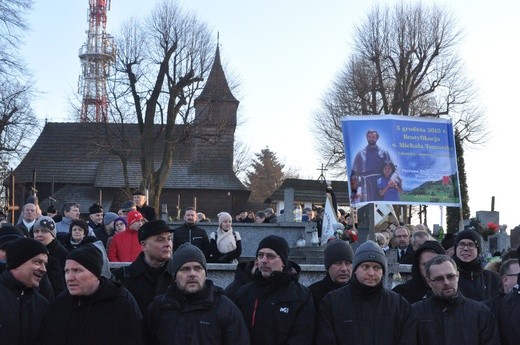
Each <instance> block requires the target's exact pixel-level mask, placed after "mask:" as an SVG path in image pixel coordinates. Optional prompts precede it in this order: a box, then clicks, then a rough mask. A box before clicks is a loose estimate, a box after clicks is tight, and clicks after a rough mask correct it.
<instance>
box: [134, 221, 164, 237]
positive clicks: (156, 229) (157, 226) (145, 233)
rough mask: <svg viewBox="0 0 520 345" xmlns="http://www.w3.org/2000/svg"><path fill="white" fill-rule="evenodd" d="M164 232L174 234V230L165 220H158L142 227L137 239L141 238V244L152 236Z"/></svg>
mask: <svg viewBox="0 0 520 345" xmlns="http://www.w3.org/2000/svg"><path fill="white" fill-rule="evenodd" d="M162 232H172V230H171V229H170V227H169V226H168V224H166V222H165V221H164V220H162V219H157V220H152V221H150V222H146V223H144V224H143V225H141V227H140V228H139V231H138V235H137V237H138V238H139V242H141V241H144V240H146V239H147V238H148V237H150V236H153V235H157V234H160V233H162Z"/></svg>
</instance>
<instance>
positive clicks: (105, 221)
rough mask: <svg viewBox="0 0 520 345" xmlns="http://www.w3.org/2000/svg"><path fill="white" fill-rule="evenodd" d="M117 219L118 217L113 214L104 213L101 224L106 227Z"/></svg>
mask: <svg viewBox="0 0 520 345" xmlns="http://www.w3.org/2000/svg"><path fill="white" fill-rule="evenodd" d="M117 217H119V216H118V215H117V214H115V213H114V212H107V213H105V216H104V217H103V224H104V225H108V224H110V223H112V222H113V221H114V220H116V219H117Z"/></svg>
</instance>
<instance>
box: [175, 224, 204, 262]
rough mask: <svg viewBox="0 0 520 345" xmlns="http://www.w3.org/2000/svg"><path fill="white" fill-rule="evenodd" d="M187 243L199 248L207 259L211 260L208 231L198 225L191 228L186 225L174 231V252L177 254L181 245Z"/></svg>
mask: <svg viewBox="0 0 520 345" xmlns="http://www.w3.org/2000/svg"><path fill="white" fill-rule="evenodd" d="M186 242H189V243H191V244H193V245H194V246H196V247H198V248H199V249H200V250H201V251H202V253H204V256H205V257H206V259H209V257H210V253H209V239H208V233H207V232H206V230H204V229H202V228H199V227H198V226H197V225H192V226H189V225H188V224H186V223H184V224H182V225H181V226H179V227H177V228H175V229H173V251H174V252H175V251H176V250H177V248H179V247H180V245H181V244H183V243H186Z"/></svg>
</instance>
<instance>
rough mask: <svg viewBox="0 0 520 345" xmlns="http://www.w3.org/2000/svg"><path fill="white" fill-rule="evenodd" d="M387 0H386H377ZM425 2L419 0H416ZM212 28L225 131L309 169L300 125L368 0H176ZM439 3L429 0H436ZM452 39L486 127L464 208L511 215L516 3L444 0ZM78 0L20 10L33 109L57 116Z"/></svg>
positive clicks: (65, 112) (70, 85)
mask: <svg viewBox="0 0 520 345" xmlns="http://www.w3.org/2000/svg"><path fill="white" fill-rule="evenodd" d="M382 2H384V3H391V1H382ZM425 2H427V3H428V2H431V1H425ZM157 3H159V1H157V0H146V1H143V0H140V1H136V0H114V1H112V5H111V10H110V11H109V12H108V31H109V32H111V33H115V32H117V29H118V27H119V26H120V24H121V23H122V22H123V21H125V20H127V19H128V18H130V17H132V16H143V15H146V14H148V13H149V12H150V10H151V9H152V8H153V7H154V6H155V5H156V4H157ZM179 3H181V4H182V6H183V7H184V8H185V9H186V10H190V11H193V12H195V13H196V14H197V15H198V16H199V18H200V19H201V20H203V21H205V22H206V23H207V24H208V26H209V27H210V28H211V29H212V30H213V32H214V34H215V38H216V36H217V32H219V35H220V49H221V58H222V60H223V62H224V66H225V70H226V73H228V74H229V75H232V76H233V77H234V78H236V80H238V81H239V82H240V89H239V90H238V93H237V94H236V95H235V96H237V98H238V99H239V100H240V108H239V115H240V117H241V120H242V121H243V124H242V125H241V126H239V127H238V128H237V132H236V135H237V137H238V138H239V139H240V140H242V141H244V142H245V143H246V144H247V145H249V146H250V147H251V149H252V151H253V152H259V151H260V150H261V149H262V148H265V147H266V146H268V147H269V148H270V149H271V150H272V151H274V152H275V153H276V154H277V155H278V157H279V159H280V161H281V162H282V163H284V164H285V165H286V166H287V167H290V168H293V169H295V170H297V171H299V172H300V174H301V176H302V177H304V178H312V179H316V178H317V177H318V176H319V174H320V172H319V168H320V166H321V164H322V163H325V161H324V160H323V159H322V158H321V157H318V156H317V154H316V153H315V149H314V145H315V141H314V138H313V136H312V134H311V132H310V128H312V115H313V113H314V112H315V111H316V109H317V108H318V107H319V106H320V99H321V97H322V96H323V94H324V93H325V92H326V91H327V89H328V88H329V86H330V85H331V83H332V81H333V80H334V79H335V76H336V74H337V73H338V72H339V70H340V68H341V67H342V65H343V63H344V62H345V61H346V60H347V58H348V56H349V54H350V53H351V48H352V32H353V28H354V26H355V25H356V24H358V23H359V22H360V21H361V20H362V19H363V18H364V16H365V15H366V13H367V11H368V10H369V9H370V8H371V7H372V5H373V4H374V3H375V1H345V0H326V1H315V0H314V1H305V0H283V1H274V0H263V1H247V0H221V1H212V0H184V1H180V2H179ZM437 3H439V2H437ZM447 4H448V5H447V7H448V9H450V10H451V11H453V13H454V14H455V16H456V18H457V20H458V23H459V26H460V28H461V29H462V30H463V31H464V39H463V41H462V43H461V45H460V57H461V58H462V60H463V61H464V64H465V68H466V73H467V75H468V77H469V78H470V79H472V80H473V81H474V83H475V85H476V87H477V89H478V90H479V95H480V96H479V98H480V103H481V105H482V108H483V109H484V110H485V111H486V114H487V116H488V123H489V129H490V130H491V133H492V134H491V137H490V139H489V141H488V142H487V143H486V145H485V146H482V147H480V148H478V150H473V151H467V152H466V157H465V158H466V171H467V175H468V182H469V194H470V201H469V205H470V208H471V212H472V216H474V214H475V212H476V211H479V210H490V207H491V197H492V196H496V203H495V210H497V211H499V212H500V223H502V224H508V225H509V228H513V227H514V226H516V225H518V224H520V217H519V216H518V211H517V208H518V206H517V193H518V190H519V188H518V186H517V185H516V182H517V181H518V177H517V175H518V174H516V171H515V169H516V168H517V167H518V165H519V164H518V163H517V162H516V159H517V158H516V156H517V150H518V149H517V147H518V144H516V141H515V139H516V138H517V137H518V133H517V131H516V128H515V126H513V125H512V124H513V123H514V124H516V123H517V122H518V121H517V120H516V117H517V116H518V106H517V104H516V103H517V102H516V101H517V99H518V95H517V89H518V86H517V85H518V80H520V72H519V69H518V66H517V64H518V56H519V48H518V37H519V36H520V27H519V25H520V24H519V23H520V22H519V21H518V20H517V16H518V13H520V5H519V4H518V3H517V2H516V1H513V0H501V1H496V2H491V1H480V0H475V1H469V0H465V1H462V0H451V1H449V2H447ZM87 9H88V0H73V1H61V0H60V1H58V0H47V1H36V2H35V8H34V10H33V12H32V13H31V14H30V17H29V21H30V25H31V29H32V31H31V33H30V34H29V36H28V37H27V39H26V44H25V47H24V50H23V51H24V55H25V58H26V60H27V62H28V64H29V66H30V68H31V69H32V70H33V72H34V75H35V79H36V87H37V89H38V90H39V91H41V92H42V95H41V97H40V98H39V99H38V100H37V102H35V105H34V109H35V112H36V114H37V116H38V117H39V118H40V119H41V120H42V122H43V121H44V119H47V120H48V121H69V120H70V114H69V109H70V107H69V104H68V99H69V98H74V97H77V95H76V92H77V86H78V84H77V83H78V77H79V75H80V73H81V68H80V61H79V58H78V50H79V48H80V47H81V45H82V44H83V43H84V42H85V41H86V34H85V31H86V30H87V27H88V23H87V19H88V17H87ZM429 212H430V214H431V216H432V219H429V224H430V225H432V224H434V223H439V220H440V216H439V215H437V214H438V207H430V208H429Z"/></svg>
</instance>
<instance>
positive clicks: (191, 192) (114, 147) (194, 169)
mask: <svg viewBox="0 0 520 345" xmlns="http://www.w3.org/2000/svg"><path fill="white" fill-rule="evenodd" d="M238 104H239V101H238V100H237V99H236V98H235V97H234V96H233V94H232V93H231V90H230V88H229V85H228V83H227V80H226V77H225V75H224V71H223V69H222V65H221V62H220V54H219V50H218V48H217V51H216V54H215V60H214V62H213V66H212V69H211V72H210V74H209V76H208V80H207V82H206V85H205V87H204V89H203V91H202V92H201V94H200V95H199V97H198V98H197V99H196V100H195V102H194V106H195V121H194V124H193V125H191V126H192V127H191V128H193V131H194V132H193V133H194V134H195V135H192V136H190V137H189V139H188V141H187V142H183V143H179V144H177V145H176V147H175V150H174V159H173V166H172V168H171V170H170V174H169V177H168V180H167V181H166V184H165V186H164V189H163V192H162V196H161V204H164V205H166V206H167V210H168V213H169V214H170V216H174V217H175V216H176V215H177V211H176V210H177V207H179V209H180V210H183V209H184V208H186V207H187V206H192V205H195V204H196V206H197V208H198V209H199V210H200V211H202V212H205V213H206V214H207V215H208V217H210V218H216V214H217V213H218V212H220V211H223V210H226V211H229V212H237V211H238V210H239V209H240V208H242V207H243V205H244V204H245V203H246V202H247V199H248V198H249V194H250V191H249V190H248V189H247V188H246V187H245V186H244V185H243V184H242V183H241V182H240V180H239V179H238V178H237V177H236V175H235V174H234V172H233V145H234V134H235V129H236V123H237V109H238ZM156 128H157V138H158V143H157V144H156V148H160V147H162V145H161V141H164V135H163V134H162V131H161V129H162V127H161V126H160V125H156ZM175 130H176V131H177V133H178V135H179V136H181V135H183V133H185V131H186V128H185V127H184V126H182V125H179V126H177V127H176V129H175ZM139 135H140V134H139V128H138V125H137V124H123V125H122V124H115V123H109V124H105V123H47V124H46V125H45V127H44V128H43V131H42V133H41V134H40V136H39V138H38V139H37V140H36V142H35V143H34V145H33V147H32V148H31V150H30V151H29V152H28V154H27V155H26V156H25V158H24V159H23V160H22V162H21V163H20V164H19V165H18V167H17V168H16V169H15V170H14V177H15V191H14V196H15V204H16V205H19V206H21V205H23V203H24V201H25V200H26V199H27V197H28V196H29V195H30V192H31V188H32V187H35V188H36V189H37V190H38V193H37V195H38V199H39V201H40V206H41V207H42V209H43V210H44V211H45V209H46V207H47V206H48V205H49V204H50V202H51V199H49V197H51V198H52V199H55V200H56V202H54V201H53V202H54V204H57V206H58V207H61V205H62V204H63V203H65V202H78V203H80V204H81V212H82V213H87V212H88V208H89V206H90V205H92V204H93V203H94V202H99V201H101V203H102V206H103V207H104V209H105V211H108V210H110V211H117V210H118V208H119V207H120V204H121V203H122V202H124V201H126V200H128V199H129V198H130V196H129V195H128V194H127V193H128V189H125V186H126V183H125V179H124V174H123V167H124V165H123V164H122V161H125V162H126V167H127V169H128V186H129V187H130V188H134V189H135V188H137V187H138V186H139V183H140V181H141V166H140V161H139V152H140V151H139V146H138V145H139V142H138V140H136V138H138V137H139ZM159 151H160V150H159V149H158V150H157V152H156V162H157V163H156V165H157V166H158V165H159V164H160V161H161V152H159ZM4 183H5V184H6V186H8V188H10V189H11V179H8V180H6V181H5V182H4ZM33 184H34V186H33ZM159 211H160V210H159Z"/></svg>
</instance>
